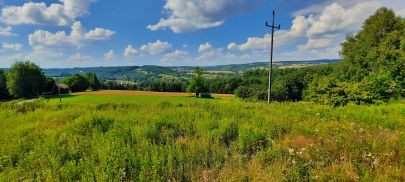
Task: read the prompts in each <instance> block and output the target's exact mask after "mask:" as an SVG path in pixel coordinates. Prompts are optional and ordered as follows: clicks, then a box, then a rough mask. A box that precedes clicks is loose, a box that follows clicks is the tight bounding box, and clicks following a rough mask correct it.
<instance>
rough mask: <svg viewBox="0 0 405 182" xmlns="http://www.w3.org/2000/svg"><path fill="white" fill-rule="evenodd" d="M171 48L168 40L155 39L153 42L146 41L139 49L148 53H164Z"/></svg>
mask: <svg viewBox="0 0 405 182" xmlns="http://www.w3.org/2000/svg"><path fill="white" fill-rule="evenodd" d="M171 48H172V44H170V43H168V42H162V41H160V40H157V41H156V42H154V43H148V44H146V45H143V46H141V48H140V50H141V51H142V52H146V53H148V54H150V55H157V54H163V53H166V52H167V51H168V50H170V49H171Z"/></svg>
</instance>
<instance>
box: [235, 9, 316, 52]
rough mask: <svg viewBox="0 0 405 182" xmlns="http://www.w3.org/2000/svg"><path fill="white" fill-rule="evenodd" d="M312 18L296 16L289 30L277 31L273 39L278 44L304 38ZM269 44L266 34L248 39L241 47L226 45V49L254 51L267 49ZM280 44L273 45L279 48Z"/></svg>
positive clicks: (269, 40) (269, 36) (269, 37)
mask: <svg viewBox="0 0 405 182" xmlns="http://www.w3.org/2000/svg"><path fill="white" fill-rule="evenodd" d="M312 19H313V18H312V16H310V17H308V18H305V17H304V16H297V17H296V18H295V19H294V20H293V22H292V25H291V28H290V29H289V30H280V31H277V32H276V33H275V35H274V39H275V41H277V42H281V43H280V44H284V43H286V42H291V41H292V40H295V39H297V38H301V37H303V36H305V33H306V31H307V29H308V27H309V26H310V22H311V21H312ZM270 44H271V34H266V35H265V36H264V37H249V38H248V39H247V41H246V42H245V43H243V44H241V45H237V44H235V43H231V44H229V45H228V49H230V48H231V49H239V50H241V51H245V50H254V49H268V48H269V46H270ZM280 44H275V46H276V47H277V46H279V45H280Z"/></svg>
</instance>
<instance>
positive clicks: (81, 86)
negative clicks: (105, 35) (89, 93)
mask: <svg viewBox="0 0 405 182" xmlns="http://www.w3.org/2000/svg"><path fill="white" fill-rule="evenodd" d="M62 83H64V84H66V85H68V86H69V87H70V90H72V92H83V91H86V90H87V89H88V88H89V85H90V84H89V81H88V80H87V79H86V77H84V76H83V75H79V74H75V75H73V76H71V77H68V78H65V79H64V80H62Z"/></svg>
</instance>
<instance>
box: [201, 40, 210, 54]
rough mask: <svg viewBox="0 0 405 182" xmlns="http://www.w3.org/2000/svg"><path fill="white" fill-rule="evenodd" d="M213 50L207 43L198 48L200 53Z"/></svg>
mask: <svg viewBox="0 0 405 182" xmlns="http://www.w3.org/2000/svg"><path fill="white" fill-rule="evenodd" d="M211 48H212V45H211V44H210V43H208V42H207V43H205V44H201V45H200V46H199V47H198V52H205V51H208V50H210V49H211Z"/></svg>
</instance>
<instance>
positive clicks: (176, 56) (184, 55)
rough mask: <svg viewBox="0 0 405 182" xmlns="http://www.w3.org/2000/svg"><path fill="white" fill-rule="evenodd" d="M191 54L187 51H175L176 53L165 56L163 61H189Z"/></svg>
mask: <svg viewBox="0 0 405 182" xmlns="http://www.w3.org/2000/svg"><path fill="white" fill-rule="evenodd" d="M188 58H189V54H188V52H186V51H180V50H175V51H174V52H171V53H167V54H165V55H163V58H162V60H163V61H177V60H184V59H188Z"/></svg>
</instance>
